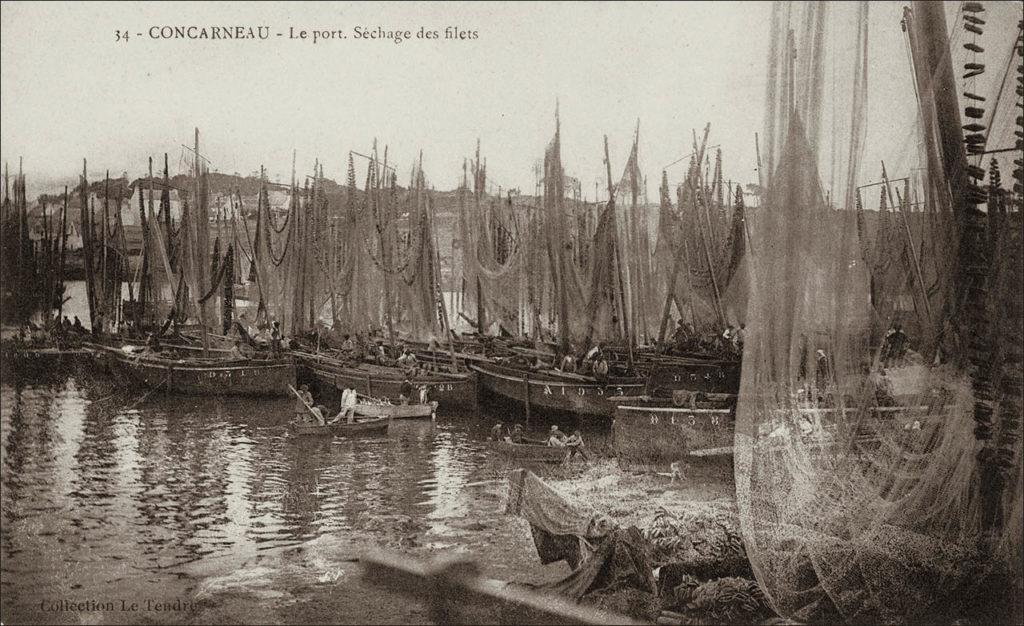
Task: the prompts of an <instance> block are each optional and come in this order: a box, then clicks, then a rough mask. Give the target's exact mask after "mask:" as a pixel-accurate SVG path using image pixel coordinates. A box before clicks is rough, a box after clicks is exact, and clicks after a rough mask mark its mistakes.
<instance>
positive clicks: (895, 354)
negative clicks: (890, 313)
mask: <svg viewBox="0 0 1024 626" xmlns="http://www.w3.org/2000/svg"><path fill="white" fill-rule="evenodd" d="M906 354H907V334H906V333H904V332H903V327H902V326H901V324H900V323H899V322H896V323H894V324H893V325H892V328H890V329H889V332H887V333H885V343H884V344H883V346H882V361H883V362H884V363H885V364H887V365H888V364H889V363H890V362H892V361H898V360H899V359H902V358H903V357H904V356H906Z"/></svg>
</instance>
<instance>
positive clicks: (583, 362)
mask: <svg viewBox="0 0 1024 626" xmlns="http://www.w3.org/2000/svg"><path fill="white" fill-rule="evenodd" d="M610 368H611V366H610V364H609V363H608V357H607V356H606V355H605V353H604V351H603V350H601V344H595V345H594V346H593V347H592V348H590V350H588V351H587V353H586V354H584V355H583V357H582V358H581V359H579V361H577V359H576V355H575V354H574V351H573V350H570V351H569V352H567V353H566V354H565V355H564V356H563V357H562V360H561V361H560V362H559V364H558V368H557V369H558V370H559V371H561V372H567V373H570V374H584V375H591V376H593V377H594V378H597V379H598V380H604V379H606V378H608V371H609V370H610Z"/></svg>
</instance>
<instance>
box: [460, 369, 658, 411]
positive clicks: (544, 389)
mask: <svg viewBox="0 0 1024 626" xmlns="http://www.w3.org/2000/svg"><path fill="white" fill-rule="evenodd" d="M470 369H472V370H473V371H475V372H476V373H477V380H478V381H479V384H480V389H481V391H482V392H483V393H485V394H487V395H489V396H491V398H492V399H494V400H496V401H498V402H503V401H509V400H511V401H513V402H516V403H518V404H521V405H523V406H524V407H525V408H526V410H527V413H529V412H530V411H531V410H533V409H540V410H542V411H546V412H556V413H563V414H570V415H573V416H575V417H597V418H610V417H612V415H613V414H614V412H615V404H614V402H610V401H609V400H613V399H614V398H615V397H617V396H634V395H640V394H641V393H642V392H643V388H644V382H643V379H642V378H639V377H618V378H616V377H612V378H609V379H608V380H606V381H599V380H597V379H596V378H594V377H592V376H583V375H581V374H570V373H568V372H558V371H554V370H541V371H530V370H524V369H519V368H514V367H508V366H505V365H499V364H497V363H478V364H475V365H471V366H470Z"/></svg>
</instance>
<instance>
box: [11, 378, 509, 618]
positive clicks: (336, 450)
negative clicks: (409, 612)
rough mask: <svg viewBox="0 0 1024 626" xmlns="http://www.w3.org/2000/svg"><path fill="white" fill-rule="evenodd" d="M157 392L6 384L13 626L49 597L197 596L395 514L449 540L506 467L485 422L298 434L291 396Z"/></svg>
mask: <svg viewBox="0 0 1024 626" xmlns="http://www.w3.org/2000/svg"><path fill="white" fill-rule="evenodd" d="M144 393H145V390H141V389H123V388H119V387H117V386H116V385H115V383H114V381H111V380H108V379H103V378H93V377H91V376H84V375H71V376H64V377H57V378H55V379H54V380H51V381H48V382H38V381H36V382H26V381H7V380H5V381H4V382H3V384H2V385H0V407H2V411H0V435H2V445H0V455H2V459H0V461H2V466H3V475H2V483H0V484H2V495H0V500H2V502H0V504H2V507H0V508H2V531H0V563H2V565H0V572H2V576H0V579H2V582H0V584H2V596H3V598H4V602H3V615H2V616H0V617H2V619H3V622H4V623H17V622H19V621H20V622H23V621H26V620H25V619H18V618H19V616H21V617H26V616H31V619H30V620H29V621H38V620H39V619H40V617H39V611H40V610H42V611H46V610H47V609H46V607H45V606H42V607H41V605H40V603H41V602H45V601H48V600H51V599H52V601H54V602H56V601H59V600H61V599H69V600H75V601H80V600H87V599H90V598H95V599H96V600H97V601H99V600H104V601H107V600H109V599H111V598H115V599H116V598H120V597H125V596H133V597H150V596H152V597H161V598H164V597H170V598H173V597H178V596H184V595H187V593H188V590H189V589H192V588H193V587H194V585H195V583H196V580H197V578H201V577H203V576H204V575H208V574H211V573H224V572H229V571H232V568H234V567H237V566H238V565H237V564H238V563H239V559H240V558H242V557H244V556H246V555H250V556H251V555H254V554H259V553H260V551H263V550H268V549H271V548H279V547H282V546H290V545H295V544H299V543H302V542H305V541H308V540H310V539H314V538H318V537H322V536H331V537H341V538H344V537H346V536H348V535H352V536H356V534H357V533H358V532H360V531H361V530H365V529H366V528H367V527H368V525H370V524H371V522H373V521H374V520H375V519H377V518H381V517H388V516H392V517H393V516H396V515H399V516H410V517H412V518H414V519H415V520H417V523H419V524H425V525H426V527H427V528H429V529H434V530H436V531H438V532H440V533H442V534H443V531H444V527H445V524H446V523H447V522H449V521H451V520H454V519H459V518H465V517H466V516H467V515H471V514H472V512H473V507H474V500H473V490H472V489H465V488H464V486H465V485H466V484H467V483H470V482H475V481H481V480H488V479H494V478H496V477H499V476H501V475H502V473H501V472H502V470H503V469H504V468H496V467H495V463H494V462H493V460H489V457H488V455H487V454H486V452H485V451H484V445H483V443H482V441H483V439H484V438H485V436H486V431H487V429H488V427H489V426H490V425H491V424H492V422H491V420H490V419H480V417H479V416H476V415H468V416H464V417H444V416H442V417H439V418H438V421H437V422H436V423H432V422H431V421H429V420H404V421H395V422H394V423H393V424H392V428H391V429H390V432H389V433H388V434H387V435H386V436H378V437H363V438H358V439H344V438H340V437H339V438H334V439H331V438H320V437H302V438H299V437H295V436H293V435H291V434H290V433H289V431H288V429H287V422H288V421H289V420H290V419H291V418H292V415H293V413H292V411H293V403H292V402H291V401H289V400H272V401H267V400H250V399H227V398H224V399H217V398H191V397H181V396H166V395H162V394H154V395H152V396H150V397H147V398H145V399H143V400H142V401H141V402H139V400H140V399H141V398H142V397H143V395H144ZM133 405H137V406H133ZM50 616H51V617H53V621H68V618H74V619H71V621H75V622H77V621H79V619H78V618H82V617H83V614H81V613H79V614H76V615H70V616H69V615H67V614H60V615H57V614H51V615H50ZM43 617H46V616H45V615H44V616H43ZM85 617H88V616H87V615H86V616H85ZM97 617H99V616H97ZM84 621H89V620H84ZM99 621H104V620H99Z"/></svg>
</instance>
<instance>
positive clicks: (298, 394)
mask: <svg viewBox="0 0 1024 626" xmlns="http://www.w3.org/2000/svg"><path fill="white" fill-rule="evenodd" d="M288 389H290V390H291V392H292V393H294V394H295V397H296V398H298V399H299V400H302V404H304V405H306V408H307V409H309V410H310V412H312V411H313V405H312V404H310V403H308V402H306V399H305V398H303V397H302V394H301V393H299V392H298V391H296V390H295V387H292V386H291V385H288Z"/></svg>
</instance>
